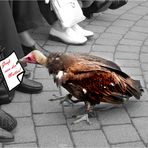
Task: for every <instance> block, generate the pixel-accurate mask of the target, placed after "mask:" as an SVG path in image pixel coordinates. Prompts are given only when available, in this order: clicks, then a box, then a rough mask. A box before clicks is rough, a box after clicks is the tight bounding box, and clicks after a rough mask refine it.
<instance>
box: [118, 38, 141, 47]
mask: <svg viewBox="0 0 148 148" xmlns="http://www.w3.org/2000/svg"><path fill="white" fill-rule="evenodd" d="M120 44H121V45H133V46H141V45H142V41H139V40H131V39H122V40H121V41H120Z"/></svg>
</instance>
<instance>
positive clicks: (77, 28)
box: [72, 24, 94, 37]
mask: <svg viewBox="0 0 148 148" xmlns="http://www.w3.org/2000/svg"><path fill="white" fill-rule="evenodd" d="M72 29H73V30H74V31H75V32H76V33H77V34H78V33H79V34H81V35H83V36H85V37H91V36H93V35H94V33H93V32H92V31H88V30H85V29H83V28H82V27H80V26H79V25H78V24H76V25H74V26H72Z"/></svg>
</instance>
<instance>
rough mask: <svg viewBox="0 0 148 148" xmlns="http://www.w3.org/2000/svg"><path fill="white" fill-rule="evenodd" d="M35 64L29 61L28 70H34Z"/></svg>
mask: <svg viewBox="0 0 148 148" xmlns="http://www.w3.org/2000/svg"><path fill="white" fill-rule="evenodd" d="M35 66H36V65H35V64H30V63H28V64H27V70H29V71H33V70H34V69H35Z"/></svg>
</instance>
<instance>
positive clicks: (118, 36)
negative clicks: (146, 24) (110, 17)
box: [100, 32, 122, 40]
mask: <svg viewBox="0 0 148 148" xmlns="http://www.w3.org/2000/svg"><path fill="white" fill-rule="evenodd" d="M100 38H102V39H103V38H104V39H115V40H120V39H121V38H122V35H121V34H111V33H106V32H105V33H102V34H101V35H100Z"/></svg>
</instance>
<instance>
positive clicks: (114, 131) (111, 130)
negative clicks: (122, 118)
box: [103, 124, 140, 144]
mask: <svg viewBox="0 0 148 148" xmlns="http://www.w3.org/2000/svg"><path fill="white" fill-rule="evenodd" d="M103 130H104V132H105V134H106V136H107V138H108V140H109V142H110V143H111V144H117V143H121V142H132V141H138V140H140V138H139V136H138V134H137V132H136V130H135V128H134V127H133V126H132V125H131V124H127V125H126V124H125V125H115V126H104V127H103Z"/></svg>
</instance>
